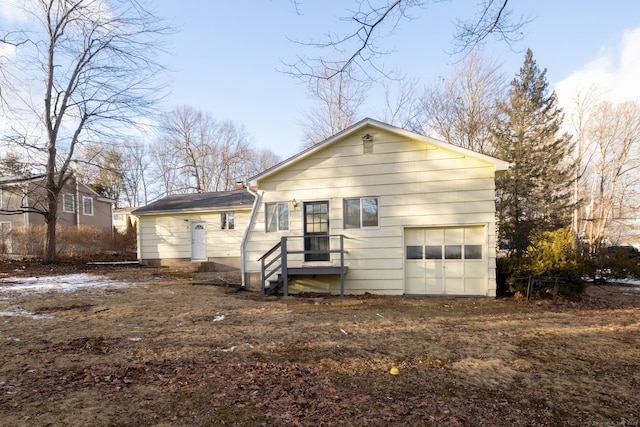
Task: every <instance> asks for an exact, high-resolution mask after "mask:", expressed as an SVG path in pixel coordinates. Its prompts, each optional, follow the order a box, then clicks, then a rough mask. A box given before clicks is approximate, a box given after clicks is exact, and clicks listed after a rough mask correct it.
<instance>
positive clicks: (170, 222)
mask: <svg viewBox="0 0 640 427" xmlns="http://www.w3.org/2000/svg"><path fill="white" fill-rule="evenodd" d="M253 202H254V197H253V195H252V194H250V193H249V192H248V191H247V190H246V189H237V190H233V191H222V192H215V193H197V194H176V195H172V196H168V197H165V198H163V199H160V200H157V201H155V202H153V203H150V204H148V205H146V206H144V207H140V208H137V209H135V210H133V211H132V212H131V215H133V216H135V217H136V218H137V219H138V224H137V233H138V235H137V237H138V260H139V261H140V263H141V264H143V265H151V266H182V267H187V268H188V267H191V268H194V269H195V268H200V267H201V266H203V265H205V266H206V268H207V269H212V270H229V269H239V268H240V257H241V255H240V244H241V241H242V237H243V235H244V231H245V228H246V226H247V224H248V222H249V218H250V217H251V209H252V208H253Z"/></svg>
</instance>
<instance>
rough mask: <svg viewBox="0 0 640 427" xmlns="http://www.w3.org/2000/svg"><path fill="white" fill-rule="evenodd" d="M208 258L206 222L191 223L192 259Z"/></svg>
mask: <svg viewBox="0 0 640 427" xmlns="http://www.w3.org/2000/svg"><path fill="white" fill-rule="evenodd" d="M206 260H207V229H206V227H205V223H204V222H192V223H191V261H206Z"/></svg>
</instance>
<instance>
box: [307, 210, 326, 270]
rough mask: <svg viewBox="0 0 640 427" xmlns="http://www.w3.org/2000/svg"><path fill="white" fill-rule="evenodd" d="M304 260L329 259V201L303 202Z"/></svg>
mask: <svg viewBox="0 0 640 427" xmlns="http://www.w3.org/2000/svg"><path fill="white" fill-rule="evenodd" d="M304 250H305V251H309V252H308V253H305V255H304V259H305V261H329V202H307V203H305V204H304Z"/></svg>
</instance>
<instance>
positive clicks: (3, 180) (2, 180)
mask: <svg viewBox="0 0 640 427" xmlns="http://www.w3.org/2000/svg"><path fill="white" fill-rule="evenodd" d="M43 178H44V175H35V176H0V184H18V183H22V182H31V181H37V180H40V179H43Z"/></svg>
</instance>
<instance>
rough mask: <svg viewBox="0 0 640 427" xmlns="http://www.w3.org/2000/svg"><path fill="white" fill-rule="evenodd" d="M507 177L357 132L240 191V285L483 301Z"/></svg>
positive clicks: (403, 136) (414, 138)
mask: <svg viewBox="0 0 640 427" xmlns="http://www.w3.org/2000/svg"><path fill="white" fill-rule="evenodd" d="M508 166H509V165H508V163H507V162H504V161H502V160H498V159H496V158H493V157H489V156H486V155H482V154H478V153H475V152H472V151H469V150H466V149H463V148H460V147H456V146H453V145H450V144H447V143H445V142H442V141H438V140H435V139H432V138H428V137H425V136H423V135H419V134H416V133H413V132H409V131H407V130H404V129H400V128H396V127H393V126H391V125H388V124H385V123H381V122H378V121H376V120H372V119H365V120H363V121H360V122H358V123H356V124H355V125H353V126H351V127H349V128H348V129H346V130H344V131H342V132H340V133H338V134H337V135H335V136H333V137H331V138H329V139H327V140H325V141H323V142H321V143H319V144H316V145H314V146H313V147H311V148H309V149H307V150H305V151H303V152H301V153H299V154H298V155H295V156H293V157H291V158H289V159H288V160H285V161H283V162H282V163H280V164H278V165H276V166H274V167H272V168H270V169H268V170H266V171H264V172H262V173H261V174H259V175H257V176H255V177H253V178H252V179H251V180H250V181H249V183H248V188H249V190H250V191H251V192H252V193H254V194H256V195H257V200H256V208H255V209H254V211H253V213H252V216H251V219H250V221H249V227H248V228H247V233H246V236H245V238H244V241H243V255H244V256H243V273H244V274H243V280H244V282H243V283H244V285H245V287H246V288H247V289H253V290H259V289H263V291H264V293H269V292H271V291H273V290H275V289H279V288H280V287H282V288H284V291H285V294H286V293H287V292H288V291H289V290H292V291H297V292H303V291H308V292H331V293H334V294H336V293H345V292H346V293H349V294H364V293H367V292H370V293H375V294H391V295H403V294H404V295H470V296H471V295H475V296H490V297H493V296H495V294H496V270H495V258H496V226H495V221H496V213H495V177H496V173H499V172H500V171H504V170H506V169H507V168H508ZM341 246H342V248H341ZM263 286H264V288H263Z"/></svg>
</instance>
